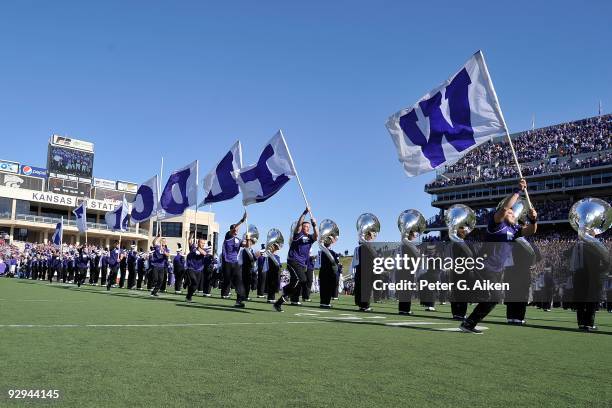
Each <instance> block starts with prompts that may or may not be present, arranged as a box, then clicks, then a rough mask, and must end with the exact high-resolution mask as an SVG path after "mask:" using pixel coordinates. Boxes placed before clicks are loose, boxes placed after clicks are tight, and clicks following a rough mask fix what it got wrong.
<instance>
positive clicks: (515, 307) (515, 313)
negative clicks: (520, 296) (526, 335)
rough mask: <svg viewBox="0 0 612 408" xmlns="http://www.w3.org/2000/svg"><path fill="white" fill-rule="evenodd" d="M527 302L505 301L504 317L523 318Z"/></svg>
mask: <svg viewBox="0 0 612 408" xmlns="http://www.w3.org/2000/svg"><path fill="white" fill-rule="evenodd" d="M526 313H527V302H508V303H506V319H515V320H525V314H526Z"/></svg>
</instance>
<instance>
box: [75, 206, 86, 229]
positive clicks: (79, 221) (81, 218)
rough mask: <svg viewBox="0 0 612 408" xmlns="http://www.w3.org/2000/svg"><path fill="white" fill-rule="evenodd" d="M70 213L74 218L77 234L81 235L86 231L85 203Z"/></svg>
mask: <svg viewBox="0 0 612 408" xmlns="http://www.w3.org/2000/svg"><path fill="white" fill-rule="evenodd" d="M72 213H73V214H74V216H75V217H76V226H77V228H78V229H79V232H81V233H83V232H85V231H87V206H86V202H85V201H83V202H82V203H81V205H79V206H78V207H77V208H75V209H74V210H72Z"/></svg>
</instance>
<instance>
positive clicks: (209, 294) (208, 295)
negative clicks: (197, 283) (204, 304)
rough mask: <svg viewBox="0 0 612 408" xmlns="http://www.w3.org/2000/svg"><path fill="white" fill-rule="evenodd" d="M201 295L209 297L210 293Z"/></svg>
mask: <svg viewBox="0 0 612 408" xmlns="http://www.w3.org/2000/svg"><path fill="white" fill-rule="evenodd" d="M202 297H210V293H204V294H203V295H202Z"/></svg>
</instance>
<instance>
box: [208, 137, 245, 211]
mask: <svg viewBox="0 0 612 408" xmlns="http://www.w3.org/2000/svg"><path fill="white" fill-rule="evenodd" d="M241 168H242V146H241V145H240V140H238V141H237V142H236V143H234V145H233V146H232V148H231V149H230V151H229V152H227V154H226V155H225V156H223V158H222V159H221V161H220V162H219V163H217V166H216V167H215V168H214V169H212V170H211V171H210V173H208V174H207V175H206V177H204V201H202V203H201V204H200V205H202V204H211V203H217V202H219V201H225V200H229V199H231V198H234V197H236V196H237V195H238V193H239V192H240V191H239V189H238V182H236V174H237V173H238V172H239V171H240V169H241Z"/></svg>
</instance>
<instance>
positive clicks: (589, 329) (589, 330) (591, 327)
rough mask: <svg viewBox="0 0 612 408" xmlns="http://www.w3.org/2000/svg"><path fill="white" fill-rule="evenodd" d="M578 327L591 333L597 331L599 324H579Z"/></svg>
mask: <svg viewBox="0 0 612 408" xmlns="http://www.w3.org/2000/svg"><path fill="white" fill-rule="evenodd" d="M578 329H579V330H582V331H583V332H587V333H589V332H595V331H597V326H578Z"/></svg>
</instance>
